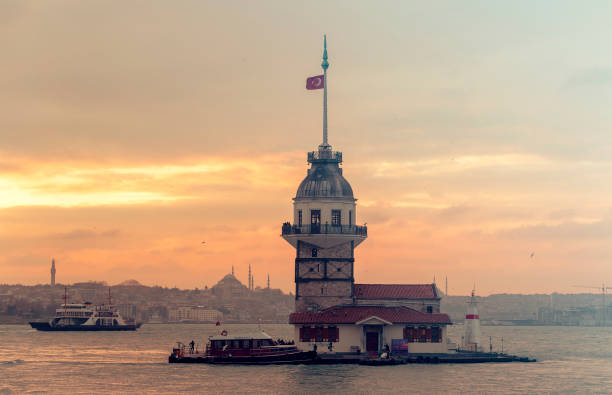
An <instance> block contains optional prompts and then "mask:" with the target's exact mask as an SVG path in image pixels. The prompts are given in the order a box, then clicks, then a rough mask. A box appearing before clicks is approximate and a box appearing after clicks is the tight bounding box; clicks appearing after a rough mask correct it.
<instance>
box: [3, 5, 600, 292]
mask: <svg viewBox="0 0 612 395" xmlns="http://www.w3.org/2000/svg"><path fill="white" fill-rule="evenodd" d="M553 5H554V7H553ZM600 5H601V7H600V8H599V9H598V10H597V12H595V11H593V10H590V9H586V8H584V7H583V8H581V7H580V5H579V4H577V3H576V4H572V3H569V4H559V3H558V2H550V3H547V2H539V3H538V4H537V5H534V4H532V3H530V2H513V4H507V5H504V4H491V3H490V2H472V3H469V4H462V5H461V7H459V5H458V4H457V5H455V4H454V3H449V2H440V3H438V2H432V3H430V4H427V5H425V4H421V3H414V4H411V3H409V2H383V3H380V4H379V5H375V4H374V3H370V2H334V3H331V4H330V3H329V2H314V3H309V4H308V6H306V5H297V4H286V3H285V2H282V1H266V2H258V3H246V2H239V1H236V2H231V1H230V2H207V3H201V2H173V3H166V2H157V1H153V2H151V1H146V2H144V1H143V2H136V1H135V2H130V3H129V4H127V5H126V4H121V5H118V4H113V5H112V6H111V5H110V4H108V3H104V2H85V3H83V2H78V1H65V2H64V1H59V2H54V3H25V2H18V1H15V2H11V1H8V2H2V3H1V4H0V30H1V34H0V44H1V45H2V47H3V48H4V50H3V52H4V59H5V60H4V61H3V62H4V63H5V64H4V65H3V68H2V70H1V71H0V86H1V87H2V92H3V94H2V95H0V108H2V111H0V188H1V190H2V193H1V194H0V248H1V249H0V250H1V251H2V253H0V283H24V284H36V283H44V282H47V281H48V279H49V265H50V260H51V257H55V259H56V261H57V270H58V271H57V278H58V282H67V283H70V282H76V281H87V280H105V281H107V282H109V283H118V282H121V281H124V280H126V279H130V278H135V279H137V280H139V281H141V282H143V283H145V284H150V285H153V284H159V285H165V286H178V287H187V288H193V287H203V286H204V285H208V286H210V285H213V284H214V283H216V282H217V281H218V280H219V279H220V278H221V277H222V276H223V275H224V274H226V273H227V272H229V271H230V270H231V266H232V265H234V266H235V268H236V272H237V275H238V277H239V278H240V279H241V280H243V282H245V283H246V277H247V271H248V265H249V264H251V265H252V266H253V268H254V273H255V284H256V285H260V286H264V285H265V279H266V276H267V273H270V276H271V280H272V286H273V287H280V288H282V289H283V290H285V291H287V292H288V291H292V290H293V287H294V286H293V270H294V263H293V259H294V251H293V249H292V248H291V247H290V246H289V245H288V244H287V243H286V242H284V241H283V240H282V238H280V236H279V235H280V228H281V224H282V223H283V222H284V221H287V220H289V219H290V216H291V212H292V201H291V198H292V197H293V196H295V191H296V189H297V187H298V185H299V182H300V181H301V179H302V178H303V177H304V176H305V174H306V168H307V166H306V165H307V163H306V151H309V150H313V149H315V147H316V146H317V145H318V144H319V143H320V139H321V104H322V98H321V92H318V91H305V89H304V83H305V78H306V77H308V76H311V75H316V74H317V73H319V71H320V66H319V64H320V56H321V38H322V34H323V33H324V32H325V33H327V34H328V39H329V56H330V63H331V66H330V69H329V125H330V143H331V144H332V145H333V146H334V149H337V150H341V151H343V153H344V165H343V167H344V175H345V177H346V178H347V179H348V180H349V182H350V183H351V185H352V187H353V189H354V191H355V195H356V197H357V198H358V199H359V200H358V222H359V223H364V222H367V223H368V228H369V229H368V233H369V237H368V239H367V241H366V242H364V243H363V244H361V245H360V246H359V248H358V249H357V251H356V264H355V270H356V280H357V281H358V282H382V283H417V282H431V281H432V278H433V277H434V275H435V276H436V278H437V279H438V280H439V281H438V283H439V284H442V288H443V279H444V276H448V278H449V292H450V293H451V294H468V293H469V291H470V290H471V288H472V285H473V284H474V283H476V287H477V291H478V292H479V293H480V294H485V295H486V294H489V293H499V292H524V293H533V292H551V291H558V292H583V291H585V289H581V288H575V287H574V286H575V285H599V284H601V283H602V282H606V283H612V265H611V264H610V262H611V261H612V259H611V258H612V252H611V250H610V245H612V243H611V242H612V204H611V203H610V196H611V192H612V186H611V184H610V182H609V180H610V178H611V176H612V161H611V160H610V158H611V157H612V137H611V134H610V133H609V132H610V126H612V115H611V114H612V113H610V111H609V103H610V98H612V55H611V54H610V51H609V50H607V46H606V45H605V43H604V42H603V41H602V40H601V39H600V37H601V36H602V34H603V35H604V36H605V35H606V34H608V35H609V33H612V28H610V27H609V23H608V21H609V19H610V17H611V16H612V9H611V6H610V5H609V4H608V3H606V2H603V3H601V4H600ZM323 10H325V11H323ZM202 240H206V244H204V245H202V244H201V242H202ZM532 252H533V253H534V257H533V258H531V257H530V254H531V253H532Z"/></svg>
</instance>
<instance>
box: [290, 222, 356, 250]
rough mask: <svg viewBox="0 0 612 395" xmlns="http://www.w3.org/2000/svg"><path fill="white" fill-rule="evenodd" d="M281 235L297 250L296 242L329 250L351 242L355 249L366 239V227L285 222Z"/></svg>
mask: <svg viewBox="0 0 612 395" xmlns="http://www.w3.org/2000/svg"><path fill="white" fill-rule="evenodd" d="M281 235H282V236H283V238H284V239H285V240H287V242H289V243H290V244H291V245H292V246H294V247H296V248H297V242H298V240H302V241H304V242H306V243H310V244H314V245H316V246H319V247H322V248H329V247H332V246H334V245H338V244H342V243H346V242H349V241H351V240H353V241H354V242H355V247H356V246H357V245H358V244H360V243H361V242H362V241H364V240H365V239H366V238H367V237H368V227H367V226H365V225H364V226H359V225H330V224H308V225H301V226H299V225H292V224H291V223H289V222H285V223H284V224H283V227H282V233H281Z"/></svg>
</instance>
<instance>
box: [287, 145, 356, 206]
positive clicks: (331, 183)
mask: <svg viewBox="0 0 612 395" xmlns="http://www.w3.org/2000/svg"><path fill="white" fill-rule="evenodd" d="M315 153H316V154H318V152H315ZM315 153H311V155H309V158H308V161H309V162H310V163H312V167H311V168H310V169H308V175H307V176H306V178H304V180H303V181H302V183H301V184H300V186H299V188H298V190H297V193H296V195H295V198H296V199H330V198H331V199H351V200H354V199H355V198H354V197H353V188H351V184H349V182H348V181H347V180H346V178H344V177H343V176H342V168H340V166H339V163H340V162H341V161H342V156H341V154H340V153H338V154H340V155H339V156H337V155H333V156H332V155H327V157H324V158H319V157H318V155H314V154H315ZM334 154H336V153H334Z"/></svg>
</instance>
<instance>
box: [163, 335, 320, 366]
mask: <svg viewBox="0 0 612 395" xmlns="http://www.w3.org/2000/svg"><path fill="white" fill-rule="evenodd" d="M316 356H317V353H316V351H301V350H299V349H298V348H297V347H296V346H295V345H294V344H279V343H278V342H276V341H274V340H273V339H272V337H270V336H269V335H268V334H266V333H265V332H255V333H250V334H244V335H235V336H228V334H227V331H222V332H221V334H220V335H216V336H211V337H210V338H209V340H208V343H207V345H206V350H205V351H204V352H201V351H199V350H198V349H196V348H195V344H194V342H191V343H190V347H187V346H185V344H183V343H178V346H177V347H175V348H173V349H172V354H170V357H169V358H168V362H169V363H212V364H291V363H307V362H311V361H313V360H315V359H316Z"/></svg>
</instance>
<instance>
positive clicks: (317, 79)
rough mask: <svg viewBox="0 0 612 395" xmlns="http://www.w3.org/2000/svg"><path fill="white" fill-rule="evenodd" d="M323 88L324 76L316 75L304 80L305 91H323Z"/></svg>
mask: <svg viewBox="0 0 612 395" xmlns="http://www.w3.org/2000/svg"><path fill="white" fill-rule="evenodd" d="M324 86H325V76H324V75H317V76H314V77H310V78H307V79H306V89H308V90H313V89H323V87H324Z"/></svg>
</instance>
